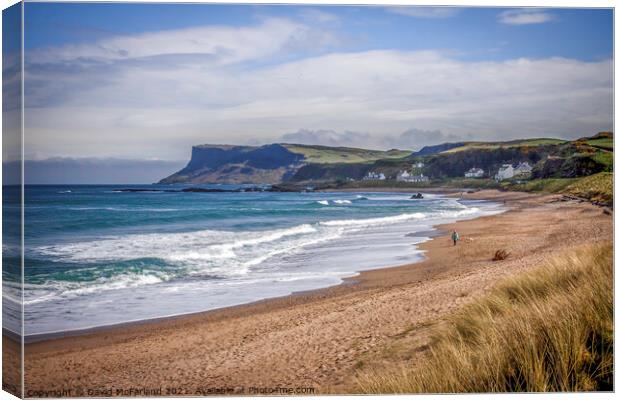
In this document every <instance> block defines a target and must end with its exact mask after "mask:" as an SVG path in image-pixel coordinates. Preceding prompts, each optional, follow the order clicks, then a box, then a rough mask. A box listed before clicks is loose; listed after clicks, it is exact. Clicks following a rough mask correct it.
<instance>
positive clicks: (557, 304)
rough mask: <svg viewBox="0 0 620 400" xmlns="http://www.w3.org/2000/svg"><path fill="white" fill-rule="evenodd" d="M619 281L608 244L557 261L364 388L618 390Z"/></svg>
mask: <svg viewBox="0 0 620 400" xmlns="http://www.w3.org/2000/svg"><path fill="white" fill-rule="evenodd" d="M612 285H613V267H612V247H611V245H609V244H607V245H596V246H594V245H589V246H585V247H583V248H579V249H577V250H575V251H574V252H572V253H571V254H566V255H563V256H561V257H556V258H553V259H552V260H550V261H548V262H547V263H546V264H545V265H542V266H540V267H539V268H537V269H535V270H533V271H529V272H527V273H524V274H522V275H519V276H518V277H516V278H512V279H510V280H508V281H506V282H504V283H503V284H501V285H499V286H498V287H496V288H495V289H494V290H493V291H492V292H491V293H490V294H489V295H488V296H485V297H483V298H482V299H479V300H476V301H474V302H473V303H470V304H469V305H467V306H465V307H464V308H462V309H461V310H460V311H459V312H457V313H455V314H454V315H452V316H451V317H449V318H448V320H447V323H445V324H441V325H440V327H438V328H436V331H435V333H434V339H433V344H432V345H431V348H430V351H429V354H428V357H426V358H425V359H423V360H420V361H419V362H418V363H417V364H415V366H411V367H409V368H400V369H399V370H393V371H383V372H381V373H377V372H374V373H372V374H371V373H366V374H362V375H359V376H358V384H359V390H360V391H361V392H364V393H462V392H514V391H526V392H549V391H553V392H556V391H560V392H564V391H597V390H605V391H609V390H613V286H612Z"/></svg>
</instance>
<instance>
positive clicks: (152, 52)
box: [26, 18, 331, 65]
mask: <svg viewBox="0 0 620 400" xmlns="http://www.w3.org/2000/svg"><path fill="white" fill-rule="evenodd" d="M319 33H320V31H314V30H312V29H311V28H310V27H308V26H306V25H303V24H300V23H297V22H293V21H291V20H288V19H281V18H269V19H266V20H264V21H263V22H262V23H261V24H259V25H256V26H250V27H232V26H206V27H194V28H187V29H177V30H168V31H160V32H147V33H142V34H136V35H126V36H116V37H110V38H107V39H103V40H101V41H99V42H97V43H94V44H80V45H66V46H60V47H53V48H46V49H40V50H33V51H30V52H29V53H28V54H27V55H26V58H27V59H26V61H27V62H29V63H82V64H83V63H85V62H108V63H109V62H113V61H127V60H135V59H148V58H153V57H159V58H161V57H164V56H175V57H179V58H180V57H181V56H183V55H185V56H197V55H200V56H201V62H202V63H205V62H208V63H211V64H219V65H227V64H232V63H238V62H243V61H247V60H257V59H262V58H265V57H269V56H272V55H274V54H276V53H277V52H279V51H281V50H282V49H284V48H287V49H288V50H294V48H295V47H296V46H307V45H311V44H312V45H314V46H321V45H325V44H328V42H329V41H330V40H331V37H330V35H329V34H328V33H326V32H323V34H322V35H319ZM151 61H152V60H151Z"/></svg>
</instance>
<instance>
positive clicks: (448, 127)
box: [25, 3, 613, 161]
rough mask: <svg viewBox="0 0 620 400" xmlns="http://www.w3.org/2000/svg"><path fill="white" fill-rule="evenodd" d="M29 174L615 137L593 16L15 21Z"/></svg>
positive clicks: (234, 14) (343, 9) (119, 14)
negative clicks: (76, 165)
mask: <svg viewBox="0 0 620 400" xmlns="http://www.w3.org/2000/svg"><path fill="white" fill-rule="evenodd" d="M25 21H26V26H25V48H26V53H25V69H26V84H25V112H26V114H25V115H26V157H27V158H30V159H46V158H51V157H65V158H67V157H69V158H75V157H88V158H120V159H148V160H165V161H186V160H187V158H188V156H189V153H190V148H191V146H192V145H194V144H200V143H231V144H262V143H271V142H278V141H285V142H302V143H318V144H327V145H346V146H355V147H372V148H384V149H387V148H393V147H399V148H409V149H418V148H420V147H422V146H424V145H428V144H436V143H440V142H445V141H458V140H474V139H475V140H502V139H512V138H523V137H540V136H554V137H562V138H575V137H580V136H585V135H591V134H593V133H596V132H597V131H600V130H611V129H612V104H613V103H612V100H613V86H612V77H613V71H612V63H613V60H612V12H611V10H605V9H597V10H594V9H578V10H577V9H574V10H571V9H514V8H428V7H427V8H421V7H392V8H386V7H350V6H332V7H329V6H325V7H312V6H303V5H302V6H259V5H246V6H230V5H187V4H172V5H164V4H45V3H27V4H26V6H25Z"/></svg>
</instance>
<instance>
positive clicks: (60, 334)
mask: <svg viewBox="0 0 620 400" xmlns="http://www.w3.org/2000/svg"><path fill="white" fill-rule="evenodd" d="M465 191H466V189H463V190H457V191H454V190H449V189H445V188H439V189H437V190H432V191H430V190H429V191H426V192H427V193H428V194H433V195H446V196H445V197H458V196H459V195H460V193H465ZM319 192H320V191H319ZM326 192H328V193H331V192H341V190H333V191H332V190H328V191H326ZM342 192H354V193H355V192H360V193H365V192H366V191H359V190H357V189H348V190H342ZM369 192H377V193H413V194H415V193H417V190H413V191H412V190H411V189H405V188H394V190H390V189H381V190H380V189H377V190H370V191H369ZM447 194H451V195H452V196H449V195H447ZM465 200H468V199H465ZM470 200H474V199H470ZM475 200H487V199H475ZM488 201H490V202H494V201H493V200H488ZM496 204H497V205H499V204H500V203H496ZM508 210H509V208H505V209H503V210H502V211H500V212H499V213H503V212H506V211H508ZM491 215H497V213H494V214H491ZM485 216H487V215H484V214H483V215H478V216H475V217H474V218H467V217H466V218H463V219H459V217H457V219H455V221H453V222H449V223H440V224H437V225H433V226H432V227H431V229H430V230H425V231H420V232H414V233H415V236H424V237H425V239H424V240H423V241H422V242H420V243H416V244H415V245H414V250H415V251H417V250H421V248H420V246H421V245H422V244H424V243H426V242H428V241H430V240H433V239H434V238H435V237H438V236H441V235H442V234H443V233H444V232H443V231H442V229H440V227H441V226H443V225H447V224H452V223H458V222H461V221H468V220H471V219H478V218H482V217H485ZM420 256H421V258H420V259H419V260H417V261H412V262H407V263H404V264H397V265H387V266H386V265H382V266H378V267H374V268H370V269H361V270H355V271H352V272H351V274H352V275H351V276H344V277H340V278H339V279H340V282H338V283H334V284H331V285H328V286H320V287H316V288H311V289H305V290H295V291H292V292H290V293H288V294H283V295H278V296H275V297H265V298H262V299H258V300H253V301H250V302H245V303H240V304H233V305H228V306H223V307H217V308H213V309H207V310H200V311H194V312H187V313H179V314H170V315H162V316H157V317H152V318H146V319H135V320H129V321H122V322H116V323H112V324H107V325H98V326H90V327H84V328H78V329H73V330H68V331H51V332H43V333H36V334H32V335H26V336H24V343H25V344H34V343H40V342H46V341H50V340H57V339H63V338H71V337H78V336H83V335H90V334H97V333H106V332H108V331H117V330H123V329H126V328H130V327H133V326H141V325H151V324H158V323H165V322H166V321H170V320H177V319H183V318H190V317H197V316H200V315H203V314H207V313H213V312H229V311H231V310H234V309H236V308H238V307H246V306H252V305H257V304H261V303H264V302H270V301H272V300H277V299H286V298H287V297H289V296H312V295H313V294H314V292H316V291H323V290H327V289H333V288H335V287H337V286H341V285H344V286H347V287H348V286H350V285H355V284H357V282H358V280H359V279H363V277H362V275H363V274H365V273H366V272H369V271H384V270H390V269H392V268H400V267H405V266H412V265H415V264H418V263H420V262H423V261H424V260H426V259H427V256H426V254H425V252H424V251H423V252H422V253H421V254H420ZM319 295H320V293H319ZM9 332H10V331H9Z"/></svg>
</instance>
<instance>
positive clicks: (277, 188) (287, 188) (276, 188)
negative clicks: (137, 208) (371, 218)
mask: <svg viewBox="0 0 620 400" xmlns="http://www.w3.org/2000/svg"><path fill="white" fill-rule="evenodd" d="M312 190H314V189H313V188H312V189H309V188H307V187H306V188H302V187H300V186H297V185H285V184H283V185H273V186H270V187H265V186H250V187H245V188H236V189H220V188H201V187H188V188H183V189H145V188H122V189H115V190H114V191H115V192H130V193H134V192H167V193H252V192H301V191H312Z"/></svg>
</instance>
